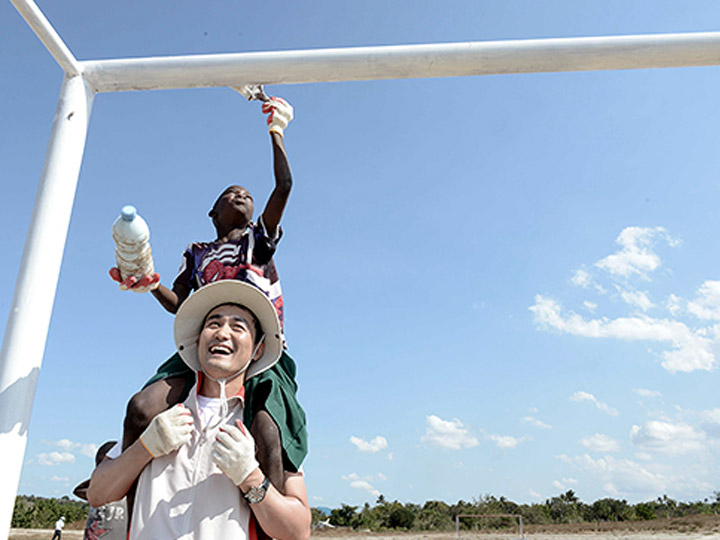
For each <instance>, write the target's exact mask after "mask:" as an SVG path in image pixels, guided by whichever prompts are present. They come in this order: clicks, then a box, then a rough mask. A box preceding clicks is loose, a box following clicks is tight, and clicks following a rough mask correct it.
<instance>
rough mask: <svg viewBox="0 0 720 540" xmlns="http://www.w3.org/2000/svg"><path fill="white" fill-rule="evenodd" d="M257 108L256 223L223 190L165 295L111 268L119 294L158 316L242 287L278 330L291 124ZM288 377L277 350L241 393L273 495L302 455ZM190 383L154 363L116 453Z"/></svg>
mask: <svg viewBox="0 0 720 540" xmlns="http://www.w3.org/2000/svg"><path fill="white" fill-rule="evenodd" d="M262 110H263V112H264V113H268V115H269V116H268V119H267V124H268V126H269V131H270V139H271V142H272V148H273V162H274V173H275V189H274V190H273V192H272V193H271V194H270V198H269V199H268V202H267V204H266V205H265V209H264V210H263V213H262V215H261V216H260V218H259V220H258V222H257V223H253V222H252V217H253V210H254V205H253V199H252V196H251V195H250V193H249V192H248V190H247V189H245V188H243V187H241V186H230V187H229V188H227V189H226V190H225V191H223V192H222V193H221V194H220V197H219V198H218V199H217V200H216V201H215V204H214V205H213V207H212V209H211V210H210V212H209V216H210V218H211V219H212V222H213V225H214V226H215V230H216V231H217V238H216V239H215V240H214V241H212V242H196V243H193V244H190V246H188V248H187V249H186V250H185V253H184V254H183V261H182V264H181V267H180V272H179V273H178V276H177V277H176V278H175V281H174V282H173V285H172V289H169V288H167V287H165V286H163V285H161V284H160V281H159V280H160V276H159V275H158V274H155V275H153V276H144V277H143V278H141V279H140V280H136V279H135V278H134V277H130V278H128V279H126V280H124V281H122V280H121V277H120V273H119V271H118V269H117V268H113V269H111V270H110V275H111V277H112V278H113V279H114V280H116V281H118V282H120V287H121V289H129V288H132V289H133V290H138V291H151V292H152V294H153V296H155V298H157V300H158V301H159V302H160V304H161V305H162V306H163V307H164V308H165V309H166V310H168V311H169V312H170V313H176V312H177V310H178V308H179V307H180V304H182V303H183V301H184V300H185V299H187V297H188V296H189V295H190V293H191V292H192V291H194V290H197V289H199V288H200V287H202V286H203V285H206V284H208V283H211V282H214V281H218V280H220V279H237V280H241V281H246V282H248V283H250V284H252V285H255V286H256V287H258V288H259V289H260V290H262V291H263V292H264V293H265V294H266V295H267V296H268V298H270V300H271V302H272V303H273V305H274V306H275V309H276V310H277V313H278V317H279V319H280V323H281V325H282V322H283V299H282V291H281V288H280V282H279V280H278V274H277V271H276V269H275V263H274V262H273V260H272V256H273V254H274V253H275V248H276V245H277V242H278V241H279V240H280V237H281V236H282V230H281V228H280V219H281V218H282V215H283V212H284V210H285V205H286V203H287V200H288V197H289V196H290V189H291V187H292V176H291V174H290V165H289V163H288V158H287V154H286V152H285V145H284V143H283V130H284V128H285V127H287V125H288V123H289V122H290V120H292V117H293V109H292V107H291V106H290V104H289V103H287V102H286V101H285V100H283V99H282V98H276V97H273V98H270V101H268V102H266V103H264V104H263V106H262ZM295 373H296V367H295V362H294V361H293V359H292V358H290V356H289V355H288V354H287V353H286V352H283V354H282V357H281V358H280V360H279V361H278V363H277V364H276V365H275V366H274V367H273V368H272V369H270V370H268V371H266V372H265V373H263V374H261V375H259V376H257V377H253V378H252V379H250V381H248V383H247V385H246V387H245V413H244V422H245V424H246V425H247V426H248V427H249V428H250V432H251V433H252V435H253V437H254V438H255V442H256V445H257V459H258V461H259V462H260V464H261V466H262V468H263V470H264V471H266V472H267V475H268V476H269V477H270V481H271V482H272V483H273V485H275V487H276V488H277V489H278V490H280V491H283V485H284V481H283V478H284V471H285V470H287V471H290V472H296V471H297V470H298V468H299V467H300V464H301V463H302V460H303V459H304V458H305V455H306V454H307V429H306V425H305V413H304V411H303V410H302V408H301V407H300V404H299V403H298V402H297V399H296V397H295V392H296V391H297V383H296V382H295ZM194 381H195V379H194V373H193V372H192V371H191V370H190V369H189V368H188V367H187V366H186V364H185V363H184V362H183V361H182V359H181V358H180V357H179V355H178V354H177V353H176V354H175V355H173V356H172V357H171V358H170V359H168V360H167V361H166V362H165V363H164V364H162V365H161V366H160V367H159V368H158V371H157V373H156V374H155V376H153V377H152V378H151V379H150V380H149V381H148V383H147V384H146V385H145V387H144V388H143V389H142V390H141V391H140V392H138V393H137V394H135V395H134V396H133V397H132V398H131V400H130V402H129V403H128V408H127V413H126V417H125V422H124V433H123V448H127V447H128V446H130V445H131V444H132V443H133V442H134V441H135V440H137V438H138V437H139V436H140V434H141V433H142V432H143V431H144V430H145V428H146V427H147V425H148V424H149V423H150V420H152V418H153V417H154V416H156V415H157V414H159V413H160V412H162V411H164V410H166V409H168V408H169V407H171V406H172V405H174V404H176V403H180V402H182V401H183V400H184V399H185V397H186V396H187V393H188V392H189V390H190V388H191V387H192V385H193V383H194Z"/></svg>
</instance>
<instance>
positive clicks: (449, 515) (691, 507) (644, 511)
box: [313, 490, 720, 531]
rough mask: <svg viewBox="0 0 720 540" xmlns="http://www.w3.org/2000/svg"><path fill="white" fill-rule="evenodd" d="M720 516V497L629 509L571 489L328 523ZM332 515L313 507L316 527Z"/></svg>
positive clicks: (372, 525) (351, 515) (396, 509)
mask: <svg viewBox="0 0 720 540" xmlns="http://www.w3.org/2000/svg"><path fill="white" fill-rule="evenodd" d="M719 512H720V492H717V491H716V492H715V493H714V495H713V498H712V499H705V500H703V501H698V502H690V503H685V502H677V501H675V500H673V499H671V498H669V497H668V496H667V495H663V496H662V497H659V498H657V499H656V500H654V501H649V502H641V503H637V504H629V503H628V502H627V501H626V500H624V499H622V500H619V499H613V498H605V499H599V500H597V501H595V502H593V503H592V504H586V503H584V502H582V501H580V500H579V499H578V497H577V496H576V495H575V492H574V491H573V490H569V491H567V492H565V493H562V494H560V495H558V496H557V497H552V498H550V499H547V500H545V502H542V503H533V504H517V503H514V502H512V501H510V500H508V499H506V498H505V497H499V498H498V497H495V496H493V495H484V496H482V497H480V499H478V500H473V502H465V501H459V502H458V503H456V504H447V503H444V502H442V501H428V502H426V503H424V504H422V505H420V504H414V503H407V504H403V503H400V502H398V501H393V502H389V501H387V500H385V497H383V496H382V495H380V497H379V498H378V499H377V501H376V503H375V506H370V505H369V504H368V503H365V505H364V506H363V507H362V508H360V509H359V508H358V507H357V506H350V505H347V504H343V505H342V506H341V507H340V508H335V509H333V510H332V511H331V512H330V516H329V522H330V524H331V525H334V526H339V527H352V528H353V529H369V530H371V531H381V530H388V529H398V530H414V531H450V530H454V529H455V516H457V515H458V514H517V515H521V516H522V519H523V523H524V524H556V523H582V522H598V521H633V520H651V519H657V518H676V517H683V516H692V515H698V514H717V513H719ZM326 519H328V516H326V515H325V514H323V513H322V512H320V511H319V510H317V509H315V508H313V524H314V525H317V524H318V523H320V522H321V521H324V520H326ZM508 526H517V523H514V524H513V523H511V522H510V520H502V519H494V520H489V521H488V520H484V522H483V520H477V519H471V518H461V519H460V527H461V528H462V529H465V530H468V529H472V528H478V527H486V528H501V527H508Z"/></svg>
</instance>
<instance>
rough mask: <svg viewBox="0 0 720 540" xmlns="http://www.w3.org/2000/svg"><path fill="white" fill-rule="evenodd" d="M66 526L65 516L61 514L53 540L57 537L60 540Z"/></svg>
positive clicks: (56, 523)
mask: <svg viewBox="0 0 720 540" xmlns="http://www.w3.org/2000/svg"><path fill="white" fill-rule="evenodd" d="M64 526H65V516H60V519H58V520H57V521H56V522H55V532H54V533H53V537H52V540H56V539H57V540H60V537H61V536H62V530H63V527H64Z"/></svg>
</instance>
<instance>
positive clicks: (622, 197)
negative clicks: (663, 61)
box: [0, 0, 720, 507]
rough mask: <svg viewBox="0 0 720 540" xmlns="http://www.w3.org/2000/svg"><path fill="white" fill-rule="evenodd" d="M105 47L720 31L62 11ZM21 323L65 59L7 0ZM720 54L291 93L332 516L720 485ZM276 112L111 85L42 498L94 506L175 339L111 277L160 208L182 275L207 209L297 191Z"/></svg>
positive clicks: (405, 17) (319, 461)
mask: <svg viewBox="0 0 720 540" xmlns="http://www.w3.org/2000/svg"><path fill="white" fill-rule="evenodd" d="M39 5H40V7H41V8H42V9H43V11H44V12H45V13H46V15H47V16H48V18H49V19H50V20H51V21H52V23H53V24H54V25H55V27H56V28H57V30H58V32H59V33H60V35H61V36H62V37H63V38H64V40H65V41H66V43H67V45H68V46H69V48H70V49H71V50H72V51H73V53H74V54H75V55H76V57H77V58H78V59H80V60H88V59H98V58H123V57H132V56H152V55H173V54H193V53H213V52H242V51H256V50H258V51H261V50H283V49H302V48H315V47H344V46H359V45H385V44H407V43H433V42H454V41H470V40H478V41H482V40H495V39H523V38H539V37H570V36H589V35H614V34H640V33H660V32H690V31H710V30H713V29H714V28H713V27H712V26H710V24H712V22H713V21H716V20H718V16H720V5H718V4H717V3H716V2H713V1H706V2H703V1H693V2H692V3H686V2H663V1H652V2H651V1H639V0H622V1H600V0H598V1H586V0H580V1H578V0H572V1H570V0H565V1H545V2H529V1H525V2H522V1H508V0H503V1H494V2H489V1H453V0H447V1H443V2H439V1H438V2H429V1H425V2H418V1H416V0H408V1H393V2H379V1H370V0H366V1H363V2H352V3H351V2H331V1H325V2H319V1H311V2H302V3H297V2H294V3H291V2H280V3H277V4H275V5H272V6H270V5H268V4H266V3H259V2H234V3H230V2H210V3H206V4H203V6H202V7H199V4H197V3H188V2H176V3H174V5H173V6H172V10H169V9H168V6H167V3H165V2H158V1H156V0H146V1H144V2H126V3H123V4H107V3H98V2H88V1H86V0H68V1H66V2H62V3H52V2H40V4H39ZM0 72H2V73H3V75H2V79H3V84H2V87H0V96H2V99H0V118H2V119H3V128H2V129H1V130H0V163H2V164H3V165H2V169H1V170H2V173H1V176H0V178H1V181H2V185H3V202H4V205H3V212H2V213H0V228H1V229H2V231H3V234H2V235H0V250H1V251H2V253H3V260H4V264H3V265H2V266H1V267H0V281H1V282H2V283H4V286H3V287H2V289H0V317H1V318H0V322H2V323H3V327H4V323H5V321H6V320H7V313H8V310H9V305H10V301H11V298H12V292H13V287H14V283H15V279H16V276H17V274H18V272H21V271H22V269H21V268H19V263H20V257H21V254H22V248H23V244H24V239H25V234H26V232H27V227H28V224H29V219H30V213H31V210H32V206H33V201H34V196H35V190H36V187H37V181H38V178H39V175H40V170H41V167H42V161H43V157H44V153H45V150H46V145H47V139H48V135H49V131H50V125H51V121H52V115H53V112H54V109H55V106H56V101H57V96H58V91H59V88H60V83H61V78H62V72H61V70H60V68H59V67H58V66H57V65H56V64H55V61H54V60H53V59H52V57H51V56H50V54H49V53H47V51H45V49H44V47H43V46H42V44H41V43H40V42H39V41H38V40H37V38H36V37H35V36H34V35H33V34H32V32H31V31H30V30H29V28H27V27H26V25H25V23H24V22H23V21H22V19H21V18H20V16H19V15H18V14H17V13H16V12H15V10H14V8H13V7H12V5H11V4H10V3H9V2H3V3H0ZM719 84H720V72H718V68H714V67H713V68H689V69H673V70H641V71H627V72H588V73H564V74H533V75H514V76H487V77H474V78H470V77H464V78H450V79H432V80H430V79H427V80H404V81H403V80H400V81H375V82H358V83H331V84H312V85H310V84H308V85H294V86H286V87H270V88H268V91H269V93H271V94H275V95H281V96H283V97H285V98H286V99H287V100H288V101H290V102H291V103H292V104H293V105H294V107H295V120H294V121H293V123H292V124H291V125H290V127H289V128H288V130H287V132H286V145H287V148H288V153H289V155H290V160H291V165H292V169H293V173H294V178H295V186H294V191H293V194H292V197H291V201H290V204H289V206H288V209H287V213H286V215H285V218H284V220H283V226H284V230H285V236H284V238H283V240H282V242H281V244H280V246H279V248H278V253H277V256H276V261H277V265H278V268H279V271H280V275H281V277H282V281H283V288H284V292H285V300H286V329H287V337H288V342H289V344H290V352H291V354H292V355H293V356H294V357H295V358H296V359H297V361H298V365H299V376H298V380H299V384H300V399H301V402H302V403H303V405H304V406H305V408H306V411H307V414H308V419H309V425H310V437H311V449H310V455H309V457H308V459H307V461H306V463H305V471H306V475H307V483H308V488H309V491H310V496H311V502H312V504H313V505H317V506H331V507H332V506H338V505H340V504H341V503H348V504H362V503H364V502H365V501H368V502H370V503H374V501H375V499H376V497H377V496H378V495H379V494H380V493H382V494H383V495H385V497H386V498H387V499H391V500H394V499H398V500H401V501H414V502H423V501H425V500H430V499H442V500H445V501H449V502H455V501H457V500H459V499H464V500H470V499H472V498H473V497H479V496H480V495H482V494H485V493H492V494H495V495H498V496H499V495H504V496H506V497H508V498H510V499H512V500H515V501H518V502H534V501H542V500H543V499H544V498H546V497H551V496H553V495H557V494H558V493H560V492H562V491H566V490H567V489H573V490H574V491H575V492H576V493H577V494H578V495H579V496H580V498H581V499H583V500H585V501H592V500H595V499H597V498H601V497H605V496H613V497H621V498H626V499H628V500H630V501H640V500H647V499H651V498H655V497H657V496H660V495H662V494H665V493H666V494H668V495H669V496H671V497H673V498H676V499H681V500H696V499H701V498H704V497H707V496H711V495H712V493H713V490H715V489H718V486H717V484H715V483H714V482H713V479H714V478H717V477H718V473H720V454H719V452H718V450H719V448H720V407H719V406H718V404H717V402H716V400H715V399H714V397H715V396H716V395H717V390H716V389H717V387H718V384H719V383H720V379H719V377H718V370H717V364H718V353H719V352H720V325H719V323H720V272H719V271H718V267H719V264H718V263H719V262H720V261H719V260H718V259H719V257H718V249H717V247H718V241H717V234H716V233H715V231H717V230H719V229H720V223H719V221H720V217H719V216H718V212H717V202H718V200H719V197H720V190H719V186H720V182H719V180H720V173H719V171H720V158H719V156H718V151H717V148H718V141H719V140H720V137H719V136H718V129H717V126H718V115H717V110H718V105H717V88H718V87H719ZM259 108H260V107H259V105H258V104H256V103H248V102H246V101H244V100H243V99H242V98H241V97H240V96H239V95H237V94H236V93H234V92H232V91H231V90H228V89H201V90H174V91H156V92H141V93H122V94H112V95H110V94H101V95H98V96H97V97H96V99H95V104H94V108H93V113H92V119H91V124H90V131H89V136H88V141H87V146H86V154H85V159H84V162H83V168H82V172H81V176H80V182H79V186H78V191H77V196H76V203H75V210H74V214H73V218H72V221H71V224H70V230H69V235H68V242H67V248H66V252H65V258H64V263H63V268H62V272H61V276H60V282H59V286H58V291H57V298H56V303H55V308H54V312H53V319H52V322H51V326H50V333H49V335H48V341H47V348H46V354H45V358H44V361H43V368H42V371H41V374H40V380H39V384H38V387H37V395H36V400H35V406H34V409H33V416H32V421H31V425H30V431H29V437H28V445H27V451H26V456H25V464H24V468H23V473H22V478H21V482H20V488H19V491H20V493H26V494H37V495H46V496H60V495H64V494H70V492H71V490H72V487H73V486H74V485H76V484H77V483H78V482H80V481H81V480H83V479H85V478H86V477H87V476H88V475H89V473H90V471H91V468H92V459H91V457H90V456H91V455H92V453H93V451H94V450H93V449H94V447H95V446H96V445H98V444H101V443H102V442H104V441H106V440H108V439H111V438H117V437H118V436H119V433H120V427H121V421H122V416H123V411H124V407H125V403H126V401H127V399H128V398H129V396H130V395H131V394H132V393H133V392H135V391H136V390H137V389H138V388H139V387H140V386H141V385H142V383H143V382H144V381H145V380H146V379H147V378H148V377H149V376H150V375H151V374H152V373H153V372H154V369H155V368H156V367H157V365H158V364H159V363H160V362H161V361H162V360H164V359H165V358H166V357H167V356H169V355H170V354H171V353H172V347H173V346H172V343H173V342H172V318H171V316H170V315H168V314H167V313H165V312H164V311H163V310H162V309H161V308H160V307H159V305H158V304H157V303H156V302H155V301H154V299H153V298H152V297H150V296H149V295H148V296H140V295H135V294H130V293H122V292H121V291H119V290H118V289H117V287H116V286H115V285H114V283H113V282H111V281H110V279H109V278H108V277H107V269H108V268H109V267H110V266H111V265H112V264H113V244H112V238H111V236H110V227H111V225H112V222H113V221H114V219H115V217H116V216H117V214H118V213H119V210H120V208H121V207H122V206H123V205H125V204H133V205H135V206H136V207H137V208H138V210H139V212H140V213H141V214H142V215H143V216H144V217H145V219H146V220H147V221H148V223H149V225H150V228H151V231H152V245H153V253H154V255H155V265H156V268H157V269H158V271H159V272H160V274H161V275H162V278H163V282H164V283H166V284H169V283H170V282H171V281H172V279H173V277H174V275H175V272H176V270H177V268H178V265H179V262H180V255H181V253H182V250H183V249H184V248H185V246H186V245H187V244H188V243H189V242H191V241H196V240H209V239H212V238H214V236H213V232H214V231H213V229H212V227H211V224H210V221H209V219H208V218H207V211H208V209H209V207H210V205H211V204H212V202H213V201H214V199H215V197H216V196H217V194H218V193H219V192H220V191H222V189H223V188H225V187H226V186H227V185H229V184H234V183H240V184H243V185H245V186H247V187H248V188H249V189H250V190H251V191H252V192H253V194H254V196H255V199H256V206H260V207H261V206H262V204H263V202H264V201H265V200H266V198H267V196H268V194H269V192H270V189H271V188H272V175H271V159H270V145H269V141H268V137H267V135H266V133H265V124H264V118H263V116H262V115H261V113H260V111H259Z"/></svg>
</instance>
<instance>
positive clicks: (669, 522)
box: [9, 515, 720, 540]
mask: <svg viewBox="0 0 720 540" xmlns="http://www.w3.org/2000/svg"><path fill="white" fill-rule="evenodd" d="M52 535H53V531H52V530H50V529H47V530H40V529H11V530H10V536H9V540H50V538H52ZM312 536H313V538H314V539H315V540H456V538H457V536H456V534H455V533H454V532H445V533H433V532H425V533H422V532H409V533H371V532H362V531H352V530H350V529H345V528H337V529H327V530H323V531H313V535H312ZM62 537H63V540H82V537H83V533H82V531H80V530H65V531H64V532H63V535H62ZM525 537H526V538H527V539H528V540H606V539H612V540H715V539H717V540H720V516H714V515H713V516H691V517H684V518H674V519H656V520H653V521H633V522H618V523H614V522H601V523H575V524H570V525H528V526H526V527H525ZM517 538H518V534H517V531H515V532H512V533H504V534H482V533H479V534H478V533H475V534H474V535H472V536H471V535H470V534H469V533H463V534H462V535H461V539H460V540H474V539H480V540H506V539H507V540H511V539H512V540H515V539H517Z"/></svg>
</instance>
